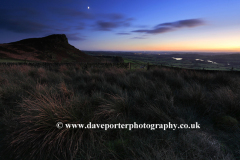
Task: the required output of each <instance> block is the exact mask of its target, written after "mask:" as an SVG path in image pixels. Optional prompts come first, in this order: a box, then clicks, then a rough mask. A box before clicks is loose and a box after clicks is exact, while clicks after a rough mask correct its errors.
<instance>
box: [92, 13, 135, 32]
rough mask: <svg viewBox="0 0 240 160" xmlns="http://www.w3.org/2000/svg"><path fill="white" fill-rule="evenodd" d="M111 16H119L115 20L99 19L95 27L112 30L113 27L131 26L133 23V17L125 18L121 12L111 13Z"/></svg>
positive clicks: (101, 29)
mask: <svg viewBox="0 0 240 160" xmlns="http://www.w3.org/2000/svg"><path fill="white" fill-rule="evenodd" d="M109 16H110V17H111V16H113V17H118V18H116V19H114V20H111V18H110V20H98V21H97V22H96V23H95V25H94V27H95V29H96V30H100V31H111V30H112V29H115V28H119V27H129V26H130V25H131V21H132V20H134V19H133V18H125V17H124V16H123V15H121V14H119V15H118V14H109ZM108 18H109V17H108Z"/></svg>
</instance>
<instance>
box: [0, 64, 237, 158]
mask: <svg viewBox="0 0 240 160" xmlns="http://www.w3.org/2000/svg"><path fill="white" fill-rule="evenodd" d="M0 73H1V77H0V83H1V86H0V110H1V116H0V126H1V130H0V135H1V139H0V141H1V143H0V150H1V154H0V159H26V160H28V159H29V160H30V159H31V160H43V159H49V160H55V159H56V160H58V159H60V160H62V159H74V160H80V159H119V160H121V159H132V160H135V159H171V160H172V159H176V160H177V159H240V153H239V150H240V142H239V138H240V132H239V131H240V129H239V126H240V125H239V121H240V106H239V105H240V103H239V99H240V97H239V96H240V87H239V86H240V77H239V75H237V74H231V73H218V72H216V73H201V72H197V71H189V70H188V71H187V70H181V71H176V70H173V69H170V68H155V69H151V70H149V71H146V70H139V69H135V70H126V69H119V68H108V69H101V68H91V69H88V70H82V69H81V68H78V67H77V66H76V67H73V66H72V67H68V66H60V67H58V68H56V69H55V70H51V71H50V70H46V69H44V68H42V67H40V68H34V67H30V66H26V65H22V66H10V67H6V66H5V67H2V66H0ZM57 122H63V123H64V124H66V123H77V124H78V123H79V124H88V123H89V122H92V124H96V123H97V124H100V123H103V124H111V123H114V124H117V123H122V124H131V123H134V122H136V123H138V124H143V123H146V124H151V123H154V124H163V123H167V124H168V123H169V122H171V123H175V124H182V123H184V124H185V123H187V124H192V123H195V122H198V123H199V124H200V127H201V128H200V129H176V130H172V129H167V130H165V131H164V130H162V129H156V130H149V129H132V130H131V131H129V130H128V129H108V130H107V131H105V130H102V129H66V128H63V129H57V128H56V126H55V125H56V123H57Z"/></svg>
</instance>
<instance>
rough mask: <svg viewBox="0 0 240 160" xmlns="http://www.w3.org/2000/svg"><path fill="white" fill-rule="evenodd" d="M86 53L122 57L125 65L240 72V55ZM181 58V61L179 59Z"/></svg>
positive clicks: (88, 52) (202, 53)
mask: <svg viewBox="0 0 240 160" xmlns="http://www.w3.org/2000/svg"><path fill="white" fill-rule="evenodd" d="M84 53H86V54H89V55H92V56H96V55H97V56H99V55H108V56H121V57H123V59H124V62H125V63H128V62H131V63H135V64H139V65H140V66H141V65H143V64H144V63H145V64H146V63H148V62H149V63H150V64H154V65H161V64H162V65H164V66H172V67H179V68H189V69H203V68H204V69H206V70H225V71H228V70H231V69H232V68H233V69H234V70H236V71H240V53H206V52H201V53H194V52H193V53H188V52H187V53H184V52H180V53H179V52H147V51H146V52H144V51H143V52H124V51H123V52H114V51H112V52H107V51H84ZM178 58H180V59H178Z"/></svg>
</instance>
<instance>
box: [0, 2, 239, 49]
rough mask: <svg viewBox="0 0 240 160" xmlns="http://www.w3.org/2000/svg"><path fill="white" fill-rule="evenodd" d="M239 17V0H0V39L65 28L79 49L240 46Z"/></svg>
mask: <svg viewBox="0 0 240 160" xmlns="http://www.w3.org/2000/svg"><path fill="white" fill-rule="evenodd" d="M88 7H89V9H88ZM239 17H240V1H239V0H31V1H30V0H1V6H0V43H8V42H13V41H17V40H21V39H25V38H33V37H43V36H47V35H50V34H66V35H67V37H68V39H69V43H70V44H72V45H74V46H75V47H77V48H79V49H81V50H154V51H156V50H157V51H240V19H239Z"/></svg>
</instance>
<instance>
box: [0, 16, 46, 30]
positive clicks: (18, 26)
mask: <svg viewBox="0 0 240 160" xmlns="http://www.w3.org/2000/svg"><path fill="white" fill-rule="evenodd" d="M0 28H1V29H5V30H9V31H13V32H17V33H39V32H44V31H47V30H48V29H49V28H50V27H49V26H48V25H45V24H41V23H38V22H33V21H29V20H23V19H5V18H0Z"/></svg>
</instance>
